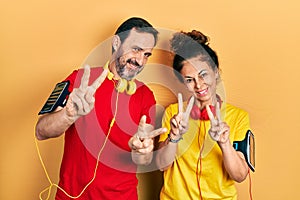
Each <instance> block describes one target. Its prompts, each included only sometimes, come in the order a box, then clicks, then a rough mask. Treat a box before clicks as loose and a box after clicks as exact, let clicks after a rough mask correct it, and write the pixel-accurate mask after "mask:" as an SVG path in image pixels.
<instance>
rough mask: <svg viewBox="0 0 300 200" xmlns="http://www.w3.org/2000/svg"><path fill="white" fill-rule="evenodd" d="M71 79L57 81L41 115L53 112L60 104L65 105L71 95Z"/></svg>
mask: <svg viewBox="0 0 300 200" xmlns="http://www.w3.org/2000/svg"><path fill="white" fill-rule="evenodd" d="M69 85H70V82H69V81H63V82H61V83H57V84H56V86H55V88H54V90H53V91H52V93H51V94H50V96H49V98H48V99H47V101H46V103H45V105H44V106H43V108H42V109H41V111H40V112H39V113H38V114H39V115H41V114H44V113H51V112H53V111H54V110H55V109H56V108H57V107H58V106H61V107H64V106H65V105H66V103H67V97H68V95H69V90H68V88H69Z"/></svg>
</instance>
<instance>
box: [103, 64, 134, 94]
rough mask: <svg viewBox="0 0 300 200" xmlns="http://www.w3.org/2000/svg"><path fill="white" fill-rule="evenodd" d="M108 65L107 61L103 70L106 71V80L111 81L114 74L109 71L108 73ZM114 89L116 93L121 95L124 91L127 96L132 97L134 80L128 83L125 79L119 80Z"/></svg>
mask: <svg viewBox="0 0 300 200" xmlns="http://www.w3.org/2000/svg"><path fill="white" fill-rule="evenodd" d="M108 64H109V61H108V62H107V63H106V64H105V65H104V67H103V68H104V69H108V73H107V78H108V79H109V80H112V79H113V77H114V74H113V73H112V72H111V71H109V68H108ZM115 87H116V90H117V91H118V92H120V93H122V92H124V91H126V93H127V94H128V95H132V94H134V93H135V91H136V84H135V82H134V80H130V81H128V80H126V79H123V78H120V79H119V80H118V83H117V85H116V86H115Z"/></svg>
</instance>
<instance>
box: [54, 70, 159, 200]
mask: <svg viewBox="0 0 300 200" xmlns="http://www.w3.org/2000/svg"><path fill="white" fill-rule="evenodd" d="M101 72H102V68H100V67H99V68H92V69H91V76H90V84H91V83H92V82H93V81H94V80H95V79H96V78H97V77H98V76H99V75H100V74H101ZM82 74H83V70H82V69H81V70H78V71H74V72H73V73H72V74H71V75H70V76H69V77H68V78H67V79H66V80H69V81H70V87H69V91H70V92H71V91H72V90H73V87H78V86H79V85H80V81H81V77H82ZM135 82H136V84H137V90H136V92H135V93H134V94H133V95H131V96H129V95H127V94H126V93H119V97H118V102H117V92H116V90H115V87H114V82H113V81H112V80H108V79H107V78H106V79H105V80H104V82H103V83H102V85H101V86H100V87H99V88H98V90H97V91H96V93H95V99H96V101H95V107H94V109H93V110H92V111H91V112H90V113H89V114H88V115H86V116H83V117H81V118H79V119H78V120H77V121H76V122H75V124H73V125H72V126H71V127H70V128H69V129H68V130H67V131H66V133H65V146H64V155H63V159H62V164H61V169H60V181H59V186H60V187H62V188H63V189H64V190H65V191H66V192H67V193H68V194H70V195H71V196H77V195H79V194H80V192H81V191H82V190H83V188H84V187H85V186H86V185H87V184H88V182H89V181H90V180H91V179H92V178H93V175H94V171H95V166H96V161H97V157H98V153H99V152H100V149H101V148H103V145H104V143H105V142H104V141H105V139H106V136H107V133H108V130H109V125H110V123H111V121H112V119H113V114H114V111H115V110H117V114H116V120H115V123H114V125H113V126H112V128H111V131H110V134H109V137H108V140H107V142H106V144H105V145H104V148H103V151H102V153H101V154H100V159H99V160H100V162H99V165H98V170H97V174H96V178H95V180H94V181H93V182H92V183H91V185H89V186H88V187H87V189H86V190H85V191H84V193H83V194H82V196H81V197H80V198H78V199H81V200H83V199H84V200H87V199H92V200H94V199H97V200H98V199H104V200H108V199H116V198H118V199H119V200H121V199H130V200H132V199H138V198H137V178H136V169H137V166H136V165H135V164H134V163H133V162H132V159H131V153H130V148H129V146H128V141H129V139H130V138H131V136H132V135H134V134H135V133H136V131H137V128H138V123H139V121H140V118H141V116H142V115H146V116H147V123H151V124H153V123H154V122H155V119H154V118H153V117H155V103H156V102H155V98H154V95H153V93H152V91H151V90H150V89H149V88H148V87H147V86H145V85H144V84H143V83H141V82H139V81H135ZM116 102H117V106H118V107H117V109H116ZM150 116H151V117H150ZM56 199H58V200H66V199H71V198H69V197H67V195H65V194H64V193H63V192H62V191H61V190H59V189H58V190H57V194H56Z"/></svg>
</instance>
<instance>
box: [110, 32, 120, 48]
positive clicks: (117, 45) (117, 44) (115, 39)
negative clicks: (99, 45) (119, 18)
mask: <svg viewBox="0 0 300 200" xmlns="http://www.w3.org/2000/svg"><path fill="white" fill-rule="evenodd" d="M120 46H121V40H120V37H119V36H118V35H114V36H113V38H112V48H113V49H114V51H117V50H118V49H119V48H120Z"/></svg>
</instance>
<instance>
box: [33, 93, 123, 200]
mask: <svg viewBox="0 0 300 200" xmlns="http://www.w3.org/2000/svg"><path fill="white" fill-rule="evenodd" d="M118 100H119V92H117V98H116V105H115V112H114V116H113V118H112V120H111V122H110V125H109V129H108V133H107V136H106V138H105V140H104V143H103V145H102V147H101V149H100V151H99V153H98V156H97V162H96V166H95V170H94V175H93V178H92V179H91V180H90V181H89V182H88V183H87V184H86V186H85V187H84V188H83V189H82V191H81V192H80V194H79V195H77V196H72V195H70V194H68V193H67V192H66V191H65V190H64V189H63V188H61V187H60V186H59V185H57V184H55V183H53V182H52V181H51V178H50V176H49V174H48V172H47V169H46V166H45V163H44V161H43V159H42V156H41V152H40V149H39V146H38V140H37V139H36V137H35V136H34V138H35V146H36V149H37V153H38V156H39V159H40V162H41V164H42V167H43V170H44V172H45V174H46V177H47V179H48V181H49V183H50V186H48V187H47V188H45V189H44V190H43V191H41V192H40V194H39V198H40V200H43V198H42V194H43V193H45V192H46V191H47V190H48V195H47V198H46V200H48V199H49V197H50V194H51V188H52V187H53V186H54V187H57V188H58V189H59V190H61V191H62V192H63V193H64V194H65V195H66V196H68V197H69V198H72V199H77V198H79V197H80V196H81V195H82V194H83V193H84V191H85V190H86V189H87V187H88V186H89V185H90V184H91V183H92V182H93V181H94V180H95V178H96V175H97V169H98V165H99V160H100V155H101V153H102V151H103V149H104V147H105V145H106V143H107V140H108V137H109V135H110V132H111V128H112V126H113V125H114V123H115V120H116V115H117V111H118Z"/></svg>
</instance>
